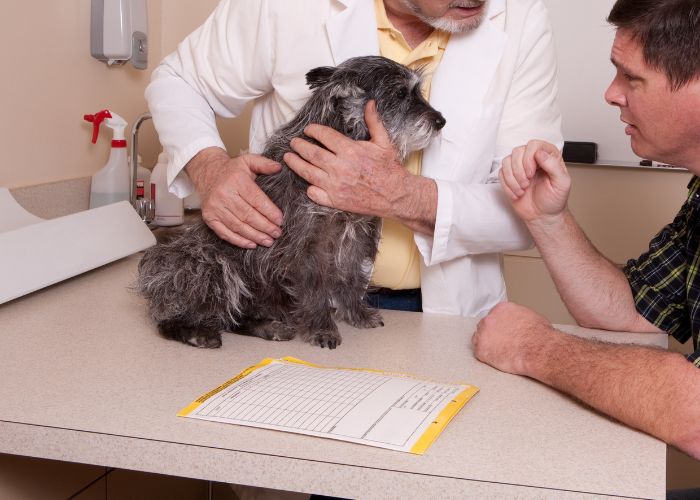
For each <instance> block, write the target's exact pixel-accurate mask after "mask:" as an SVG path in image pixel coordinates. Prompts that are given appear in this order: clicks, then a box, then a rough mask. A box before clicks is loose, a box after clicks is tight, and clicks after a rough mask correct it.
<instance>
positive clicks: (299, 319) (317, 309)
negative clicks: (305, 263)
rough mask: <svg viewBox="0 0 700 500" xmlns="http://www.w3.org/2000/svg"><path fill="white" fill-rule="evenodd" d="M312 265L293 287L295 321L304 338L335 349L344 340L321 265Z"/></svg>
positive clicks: (293, 316)
mask: <svg viewBox="0 0 700 500" xmlns="http://www.w3.org/2000/svg"><path fill="white" fill-rule="evenodd" d="M313 267H314V268H313V269H311V266H310V268H309V269H307V270H306V272H305V273H304V279H303V280H301V281H302V283H299V284H297V286H295V287H294V288H295V291H294V297H295V299H294V307H293V310H292V311H291V316H292V321H293V322H294V324H295V326H296V329H297V331H298V332H299V333H300V334H301V336H302V338H303V339H304V340H305V341H307V342H309V343H310V344H313V345H317V346H320V347H328V348H329V349H335V348H336V347H337V346H339V345H340V342H341V340H342V339H341V337H340V332H339V331H338V326H337V325H336V324H335V321H334V320H333V309H332V307H331V297H330V293H329V291H328V288H327V287H326V284H325V279H324V276H323V275H324V273H323V272H322V270H321V267H320V266H313Z"/></svg>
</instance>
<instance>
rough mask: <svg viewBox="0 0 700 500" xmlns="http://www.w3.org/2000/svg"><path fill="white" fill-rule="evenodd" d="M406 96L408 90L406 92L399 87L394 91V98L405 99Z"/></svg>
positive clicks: (403, 88) (404, 88)
mask: <svg viewBox="0 0 700 500" xmlns="http://www.w3.org/2000/svg"><path fill="white" fill-rule="evenodd" d="M407 95H408V90H406V87H400V88H399V89H398V90H397V91H396V97H397V98H398V99H405V98H406V96H407Z"/></svg>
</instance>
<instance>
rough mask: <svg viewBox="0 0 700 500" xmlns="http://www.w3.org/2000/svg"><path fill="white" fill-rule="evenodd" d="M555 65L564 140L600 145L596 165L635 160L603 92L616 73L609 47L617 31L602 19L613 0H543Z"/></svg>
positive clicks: (618, 119) (620, 125)
mask: <svg viewBox="0 0 700 500" xmlns="http://www.w3.org/2000/svg"><path fill="white" fill-rule="evenodd" d="M544 3H545V4H546V5H547V7H548V8H549V12H550V16H551V19H552V26H553V30H554V41H555V44H556V49H557V60H558V64H559V96H560V103H561V107H562V113H563V119H564V124H563V128H564V138H565V139H566V140H567V141H589V142H595V143H597V144H598V163H608V164H619V163H624V162H633V163H635V164H637V163H638V162H639V158H638V157H637V156H636V155H635V154H634V153H633V152H632V150H631V149H630V146H629V138H628V137H627V136H626V135H625V133H624V127H623V126H622V122H620V113H619V111H618V109H617V108H615V107H613V106H610V105H608V104H607V103H606V102H605V100H604V98H603V94H604V93H605V89H606V88H607V87H608V85H609V84H610V82H611V81H612V79H613V76H614V74H615V71H614V68H613V65H612V64H611V63H610V48H611V46H612V41H613V38H614V37H615V31H614V28H613V27H612V26H610V25H609V24H608V23H607V21H606V20H605V19H606V18H607V16H608V14H609V13H610V9H611V8H612V6H613V4H614V3H615V0H544Z"/></svg>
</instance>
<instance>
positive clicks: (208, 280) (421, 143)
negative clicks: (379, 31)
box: [136, 56, 445, 349]
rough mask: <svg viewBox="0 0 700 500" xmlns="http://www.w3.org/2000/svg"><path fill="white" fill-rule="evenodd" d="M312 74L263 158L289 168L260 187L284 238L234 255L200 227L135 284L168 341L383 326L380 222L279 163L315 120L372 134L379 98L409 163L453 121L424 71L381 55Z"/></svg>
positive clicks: (205, 342) (166, 250)
mask: <svg viewBox="0 0 700 500" xmlns="http://www.w3.org/2000/svg"><path fill="white" fill-rule="evenodd" d="M306 78H307V84H308V85H309V86H310V88H311V89H313V90H314V92H313V94H312V96H311V98H310V99H309V100H308V102H307V103H306V104H305V105H304V107H303V108H302V109H301V111H299V113H298V114H297V115H296V116H295V117H294V118H293V119H292V121H290V122H289V123H288V124H286V125H284V126H282V127H281V128H279V129H278V130H277V131H276V132H275V133H274V134H273V136H272V137H271V138H270V140H269V141H268V143H267V145H266V148H265V151H264V152H263V155H264V156H266V157H268V158H270V159H272V160H275V161H278V162H280V163H281V164H282V170H281V171H280V172H279V173H277V174H274V175H269V176H259V177H258V178H257V181H256V182H257V183H258V184H259V185H260V187H261V188H262V190H263V191H264V192H265V193H267V195H268V196H269V197H270V198H271V199H272V201H273V202H274V203H275V204H276V205H277V206H278V207H279V208H280V210H282V212H283V214H284V224H283V233H282V236H281V237H279V238H278V239H277V240H276V241H275V242H274V244H273V245H272V247H270V248H264V247H258V248H256V249H254V250H246V249H242V248H237V247H235V246H232V245H230V244H228V243H227V242H225V241H223V240H221V239H219V238H218V237H217V236H216V235H215V234H214V232H213V231H212V230H211V229H209V228H208V227H207V226H206V225H205V224H204V222H202V221H201V220H199V221H197V222H196V223H194V224H193V225H192V226H190V227H189V228H187V229H186V230H185V231H184V232H183V233H182V234H181V235H180V236H178V237H177V238H175V239H173V240H172V241H170V242H168V243H165V244H159V245H156V246H155V247H152V248H150V249H149V250H147V251H146V253H145V254H144V256H143V258H142V260H141V262H140V264H139V276H138V281H137V284H136V289H137V291H138V292H139V293H141V294H142V295H143V296H144V297H146V298H147V299H148V301H149V305H150V312H151V315H152V317H153V319H154V320H155V321H156V322H157V323H158V327H159V329H160V331H161V333H162V334H163V335H164V336H165V337H168V338H172V339H176V340H180V341H182V342H185V343H187V344H191V345H194V346H197V347H219V346H221V334H220V332H221V331H222V330H223V331H232V332H235V333H241V334H246V335H255V336H258V337H262V338H264V339H270V340H288V339H291V338H292V337H294V336H295V335H297V334H301V335H302V336H303V338H304V339H305V340H307V341H308V342H311V343H312V344H315V345H319V346H321V347H324V346H325V347H329V348H331V349H333V348H335V347H336V346H337V345H339V344H340V341H341V338H340V334H339V333H338V328H337V326H336V324H335V321H334V318H335V319H337V320H343V321H346V322H347V323H349V324H350V325H352V326H355V327H358V328H374V327H377V326H381V325H383V323H382V319H381V315H380V314H379V312H378V311H376V310H374V309H370V308H368V307H367V306H366V305H365V303H364V302H363V300H362V298H363V295H364V293H365V291H366V288H367V284H368V279H369V276H368V274H369V270H370V268H371V266H372V263H373V260H374V257H375V254H376V251H377V244H378V241H379V233H380V228H379V225H380V224H379V219H378V218H377V217H370V216H365V215H357V214H353V213H348V212H342V211H339V210H336V209H332V208H327V207H323V206H319V205H317V204H315V203H314V202H312V201H311V200H310V199H309V198H308V197H307V195H306V189H307V187H308V184H307V183H306V181H304V180H303V179H302V178H301V177H299V176H298V175H296V174H295V173H294V172H293V171H292V170H291V169H289V168H288V167H287V166H286V165H285V164H284V162H283V159H282V157H283V155H284V154H285V153H286V152H288V151H291V148H290V146H289V141H290V140H291V139H292V138H294V137H305V136H304V133H303V130H304V127H306V126H307V125H308V124H310V123H320V124H323V125H328V126H330V127H333V128H334V129H336V130H338V131H340V132H342V133H344V134H345V135H347V136H349V137H351V138H352V139H356V140H367V139H369V132H368V130H367V126H366V124H365V121H364V107H365V104H366V103H367V101H368V100H370V99H374V100H375V101H376V104H377V111H378V114H379V116H380V118H381V120H382V122H383V124H384V126H385V127H386V129H387V131H388V133H389V136H390V137H391V140H392V142H393V143H394V145H395V146H396V148H397V150H398V152H399V156H400V159H402V160H403V159H404V158H405V157H406V155H407V154H408V153H409V152H411V151H414V150H418V149H422V148H424V147H425V146H426V145H427V144H428V143H429V142H430V140H431V139H432V138H433V137H434V136H435V135H436V134H437V132H438V131H439V130H440V128H442V126H443V125H444V123H445V120H444V119H443V117H442V115H441V114H440V113H438V112H437V111H435V110H434V109H433V108H431V107H430V105H429V104H428V103H427V102H426V100H425V99H424V98H423V96H422V94H421V90H420V84H421V79H420V74H419V73H417V72H414V71H411V70H409V69H408V68H406V67H404V66H402V65H400V64H397V63H394V62H392V61H390V60H388V59H385V58H382V57H374V56H372V57H358V58H354V59H350V60H348V61H346V62H344V63H343V64H341V65H340V66H338V67H335V68H333V67H321V68H316V69H313V70H311V71H309V72H308V73H307V75H306ZM307 139H308V138H307Z"/></svg>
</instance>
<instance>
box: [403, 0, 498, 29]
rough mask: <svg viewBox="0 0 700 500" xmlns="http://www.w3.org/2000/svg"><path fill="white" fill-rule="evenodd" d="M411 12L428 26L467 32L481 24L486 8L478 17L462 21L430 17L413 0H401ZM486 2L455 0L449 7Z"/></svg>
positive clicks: (470, 5)
mask: <svg viewBox="0 0 700 500" xmlns="http://www.w3.org/2000/svg"><path fill="white" fill-rule="evenodd" d="M401 2H403V4H404V5H405V6H406V7H408V8H409V9H410V10H411V12H412V13H413V14H414V15H415V16H416V17H417V18H418V19H420V20H421V21H423V22H424V23H425V24H427V25H428V26H431V27H432V28H434V29H436V30H440V31H444V32H446V33H468V32H469V31H473V30H475V29H476V28H478V27H479V26H480V25H481V22H482V21H483V20H484V16H485V14H486V9H484V10H483V11H482V14H481V15H480V16H478V17H474V18H471V19H467V20H464V21H453V20H451V19H444V18H442V17H430V16H426V15H425V14H423V12H422V11H421V10H420V8H419V7H418V6H417V5H416V4H415V2H414V0H401ZM482 3H483V4H487V3H488V0H483V1H480V0H455V1H454V2H452V3H451V4H450V7H477V6H478V5H479V4H482Z"/></svg>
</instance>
